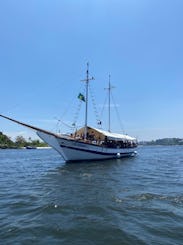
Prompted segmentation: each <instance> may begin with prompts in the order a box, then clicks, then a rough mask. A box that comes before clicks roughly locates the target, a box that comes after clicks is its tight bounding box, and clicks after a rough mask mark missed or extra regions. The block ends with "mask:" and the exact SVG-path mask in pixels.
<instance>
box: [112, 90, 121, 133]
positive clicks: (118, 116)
mask: <svg viewBox="0 0 183 245" xmlns="http://www.w3.org/2000/svg"><path fill="white" fill-rule="evenodd" d="M111 97H112V101H113V103H114V108H115V110H116V115H117V118H118V121H119V124H120V128H121V130H122V132H123V134H124V126H123V124H122V121H121V118H120V115H119V112H118V109H117V106H116V103H115V100H114V97H113V94H112V93H111Z"/></svg>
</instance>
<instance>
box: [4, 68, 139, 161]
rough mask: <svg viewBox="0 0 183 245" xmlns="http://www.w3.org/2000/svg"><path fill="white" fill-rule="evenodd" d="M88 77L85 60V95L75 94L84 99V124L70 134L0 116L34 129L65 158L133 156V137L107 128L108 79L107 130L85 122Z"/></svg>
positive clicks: (134, 142)
mask: <svg viewBox="0 0 183 245" xmlns="http://www.w3.org/2000/svg"><path fill="white" fill-rule="evenodd" d="M92 79H93V78H89V67H88V64H87V71H86V79H85V80H83V81H84V82H85V83H86V95H85V97H84V96H83V95H82V94H79V98H80V99H81V100H83V101H84V102H85V125H84V127H82V128H80V129H79V130H76V131H75V132H74V133H73V134H55V133H53V132H49V131H47V130H44V129H40V128H37V127H35V126H31V125H28V124H26V123H22V122H20V121H17V120H15V119H12V118H9V117H7V116H4V115H0V116H1V117H3V118H6V119H8V120H10V121H13V122H16V123H18V124H20V125H23V126H26V127H28V128H31V129H33V130H36V132H37V135H38V136H39V137H40V138H41V139H43V140H44V141H45V142H46V143H47V144H48V145H50V146H51V147H53V148H54V149H55V150H56V151H57V152H58V153H59V154H60V155H61V156H62V157H63V159H64V160H65V162H71V161H83V160H104V159H117V158H122V157H129V156H134V155H135V154H136V147H137V140H136V138H134V137H130V136H128V135H124V134H117V133H112V132H111V130H110V91H111V85H110V81H109V88H108V91H109V130H108V131H105V130H102V129H98V128H95V127H90V126H89V125H88V85H89V81H90V80H92Z"/></svg>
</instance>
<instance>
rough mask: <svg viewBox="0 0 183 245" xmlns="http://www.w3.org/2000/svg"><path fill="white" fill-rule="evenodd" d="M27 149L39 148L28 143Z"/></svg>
mask: <svg viewBox="0 0 183 245" xmlns="http://www.w3.org/2000/svg"><path fill="white" fill-rule="evenodd" d="M26 149H27V150H35V149H37V147H36V146H31V145H28V146H26Z"/></svg>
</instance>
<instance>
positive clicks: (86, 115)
mask: <svg viewBox="0 0 183 245" xmlns="http://www.w3.org/2000/svg"><path fill="white" fill-rule="evenodd" d="M90 80H94V77H91V78H89V63H87V70H86V79H84V80H81V81H83V82H85V83H86V97H85V131H84V139H85V140H86V139H87V125H88V85H89V81H90Z"/></svg>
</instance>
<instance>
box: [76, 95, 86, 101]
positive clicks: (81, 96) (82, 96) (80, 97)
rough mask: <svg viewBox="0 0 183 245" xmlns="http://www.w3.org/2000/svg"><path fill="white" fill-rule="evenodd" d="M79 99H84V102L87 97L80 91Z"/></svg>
mask: <svg viewBox="0 0 183 245" xmlns="http://www.w3.org/2000/svg"><path fill="white" fill-rule="evenodd" d="M78 99H79V100H82V101H84V102H85V97H84V95H83V94H81V93H79V95H78Z"/></svg>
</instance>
